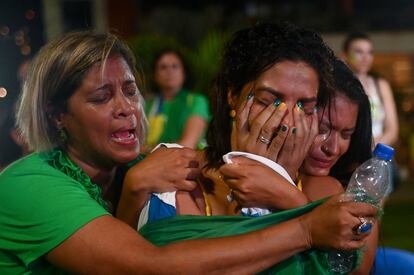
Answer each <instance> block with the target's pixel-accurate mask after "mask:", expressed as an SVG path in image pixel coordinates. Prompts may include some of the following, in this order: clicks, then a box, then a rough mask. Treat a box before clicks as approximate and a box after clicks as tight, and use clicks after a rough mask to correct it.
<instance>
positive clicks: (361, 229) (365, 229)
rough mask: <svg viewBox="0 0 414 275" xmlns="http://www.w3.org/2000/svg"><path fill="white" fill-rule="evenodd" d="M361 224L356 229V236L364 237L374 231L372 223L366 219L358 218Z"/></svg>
mask: <svg viewBox="0 0 414 275" xmlns="http://www.w3.org/2000/svg"><path fill="white" fill-rule="evenodd" d="M358 218H359V221H360V222H361V224H360V225H359V226H358V227H357V228H356V229H355V234H356V235H362V234H367V233H369V232H370V231H371V229H372V226H373V225H372V221H370V220H368V219H366V218H364V217H358Z"/></svg>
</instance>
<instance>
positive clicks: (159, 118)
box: [145, 89, 209, 148]
mask: <svg viewBox="0 0 414 275" xmlns="http://www.w3.org/2000/svg"><path fill="white" fill-rule="evenodd" d="M160 100H161V99H160V97H155V98H153V99H151V100H149V101H148V102H147V104H146V108H145V112H146V115H147V117H148V121H149V126H148V133H149V135H148V143H149V145H150V146H154V145H156V144H158V143H161V142H177V141H178V140H179V139H180V138H181V136H182V134H183V132H184V127H185V124H186V122H187V120H188V118H189V117H190V116H200V117H202V118H203V119H205V120H206V121H208V119H209V111H208V101H207V99H206V98H205V96H203V95H201V94H198V93H194V92H190V91H188V90H185V89H183V90H181V91H180V92H179V93H178V94H177V95H176V96H175V97H174V98H173V99H172V100H169V101H166V100H161V101H162V103H161V106H160V107H158V104H159V102H160ZM154 132H156V133H155V135H154ZM203 142H204V135H203V136H202V137H201V138H200V141H199V145H198V147H199V148H200V147H202V143H203Z"/></svg>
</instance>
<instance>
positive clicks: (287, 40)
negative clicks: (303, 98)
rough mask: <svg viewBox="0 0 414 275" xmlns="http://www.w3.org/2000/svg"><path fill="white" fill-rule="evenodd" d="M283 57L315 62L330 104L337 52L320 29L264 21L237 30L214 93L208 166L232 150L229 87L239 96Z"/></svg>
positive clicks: (320, 95) (324, 97) (321, 88)
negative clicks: (315, 30)
mask: <svg viewBox="0 0 414 275" xmlns="http://www.w3.org/2000/svg"><path fill="white" fill-rule="evenodd" d="M282 61H301V62H305V63H307V64H308V65H309V66H311V67H312V68H313V69H314V70H315V71H316V72H317V74H318V76H319V93H318V101H319V102H318V104H319V105H322V106H324V105H325V104H326V102H327V100H328V98H329V95H330V93H331V91H332V83H333V78H332V71H333V69H332V62H333V52H332V50H331V49H330V48H329V47H328V46H327V45H326V44H325V43H324V42H323V40H322V38H321V37H320V36H319V35H318V34H317V33H315V32H313V31H310V30H306V29H303V28H299V27H296V26H293V25H291V24H289V23H282V24H260V25H256V26H253V27H250V28H247V29H243V30H240V31H238V32H236V33H235V34H234V35H233V37H232V39H231V40H230V42H229V43H228V44H227V45H226V47H225V50H224V55H223V57H222V64H221V68H220V71H219V73H218V75H217V77H216V79H215V81H214V84H213V89H212V91H211V94H210V108H211V114H212V120H211V122H210V125H209V128H208V131H207V144H208V147H207V149H206V153H207V159H208V165H207V166H208V167H211V168H213V167H218V166H220V164H222V160H221V157H222V155H223V154H225V153H227V152H229V151H230V150H231V145H230V134H231V119H230V117H229V112H230V106H229V104H228V102H227V93H228V91H229V89H231V91H232V95H235V96H239V95H240V92H241V90H242V88H243V87H244V86H245V85H246V84H248V83H249V82H251V81H254V80H255V79H257V78H258V77H259V76H260V75H261V74H262V73H263V72H264V71H266V70H267V69H269V68H270V67H272V66H273V65H274V64H276V63H279V62H282Z"/></svg>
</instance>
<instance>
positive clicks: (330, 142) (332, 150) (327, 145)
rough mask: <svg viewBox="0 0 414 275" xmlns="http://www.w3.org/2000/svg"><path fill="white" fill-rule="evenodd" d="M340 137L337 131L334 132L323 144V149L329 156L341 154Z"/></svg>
mask: <svg viewBox="0 0 414 275" xmlns="http://www.w3.org/2000/svg"><path fill="white" fill-rule="evenodd" d="M338 139H339V137H338V133H337V132H336V131H332V132H331V133H330V134H329V136H328V138H327V139H326V140H325V142H323V143H322V146H321V149H322V151H323V152H324V153H325V154H327V155H328V156H334V155H337V154H338V153H339V140H338Z"/></svg>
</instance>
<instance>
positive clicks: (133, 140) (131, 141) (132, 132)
mask: <svg viewBox="0 0 414 275" xmlns="http://www.w3.org/2000/svg"><path fill="white" fill-rule="evenodd" d="M125 131H128V132H129V136H128V137H125V138H118V137H115V136H114V133H116V132H125ZM111 140H112V141H113V142H115V143H116V144H119V145H132V146H135V145H137V144H138V137H137V133H136V126H128V127H121V128H118V129H117V130H115V131H113V132H112V134H111Z"/></svg>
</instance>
